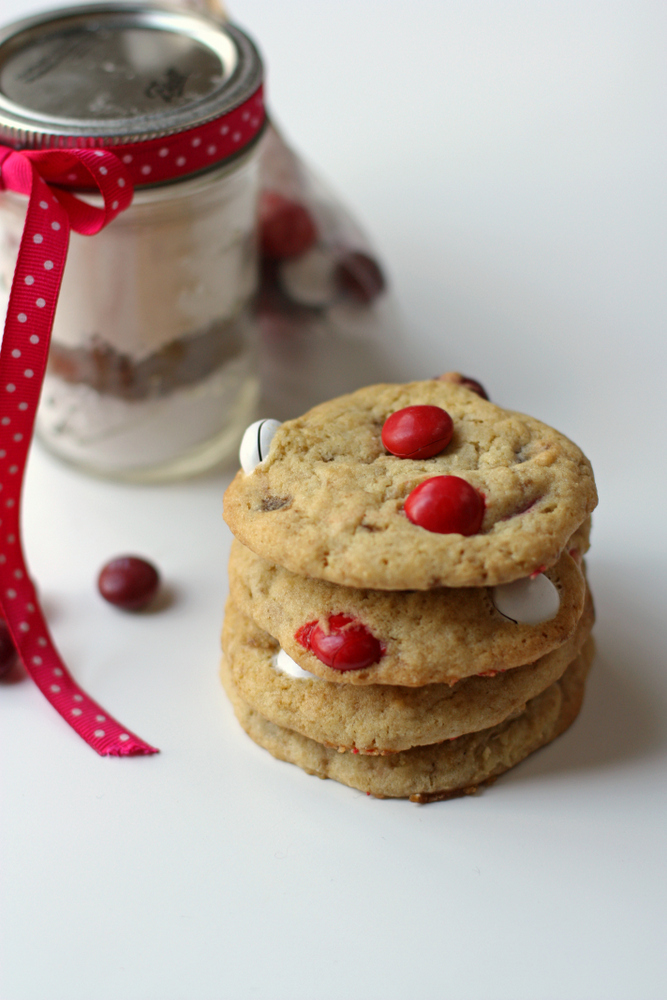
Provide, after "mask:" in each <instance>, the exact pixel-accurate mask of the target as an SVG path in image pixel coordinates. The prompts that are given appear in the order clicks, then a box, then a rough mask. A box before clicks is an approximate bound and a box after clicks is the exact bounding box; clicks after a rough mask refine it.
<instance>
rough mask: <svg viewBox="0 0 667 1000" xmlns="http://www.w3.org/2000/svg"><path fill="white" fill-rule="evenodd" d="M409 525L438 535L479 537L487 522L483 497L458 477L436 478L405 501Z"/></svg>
mask: <svg viewBox="0 0 667 1000" xmlns="http://www.w3.org/2000/svg"><path fill="white" fill-rule="evenodd" d="M405 513H406V515H407V517H408V520H409V521H412V523H413V524H416V525H418V526H419V527H420V528H426V530H427V531H433V532H435V533H436V534H439V535H450V534H459V535H476V534H477V532H478V531H479V529H480V528H481V527H482V520H483V518H484V497H483V496H482V494H481V493H479V492H478V491H477V490H476V489H475V487H474V486H471V485H470V483H468V482H466V480H465V479H460V478H459V476H433V478H432V479H427V480H426V481H425V482H423V483H420V484H419V486H416V487H415V489H414V490H413V491H412V493H411V494H410V496H409V497H408V498H407V500H406V501H405Z"/></svg>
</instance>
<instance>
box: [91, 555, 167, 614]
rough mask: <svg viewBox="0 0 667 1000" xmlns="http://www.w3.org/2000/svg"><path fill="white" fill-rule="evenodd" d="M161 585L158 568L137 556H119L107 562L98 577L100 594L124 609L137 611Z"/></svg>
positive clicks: (147, 602)
mask: <svg viewBox="0 0 667 1000" xmlns="http://www.w3.org/2000/svg"><path fill="white" fill-rule="evenodd" d="M159 585H160V577H159V574H158V571H157V570H156V569H155V567H154V566H152V565H151V563H149V562H146V560H145V559H139V557H138V556H119V557H118V558H117V559H112V560H111V562H108V563H107V564H106V566H104V567H103V568H102V570H101V572H100V575H99V577H98V578H97V587H98V589H99V592H100V594H101V595H102V597H103V598H104V599H105V600H106V601H108V602H109V604H115V605H116V607H119V608H124V609H125V610H126V611H140V610H141V608H145V607H147V605H149V604H150V602H151V601H152V600H153V598H154V597H155V594H156V593H157V589H158V587H159Z"/></svg>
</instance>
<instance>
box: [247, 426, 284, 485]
mask: <svg viewBox="0 0 667 1000" xmlns="http://www.w3.org/2000/svg"><path fill="white" fill-rule="evenodd" d="M279 427H280V421H279V420H256V421H255V423H254V424H250V427H246V430H245V433H244V435H243V438H242V439H241V447H240V448H239V461H240V463H241V468H242V469H243V471H244V472H245V474H246V475H248V473H250V472H252V470H253V469H256V468H257V466H258V465H259V463H260V462H263V461H264V459H265V458H266V456H267V455H268V454H269V448H270V447H271V442H272V441H273V435H274V434H275V433H276V431H277V430H278V428H279Z"/></svg>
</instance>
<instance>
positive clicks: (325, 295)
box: [280, 247, 337, 306]
mask: <svg viewBox="0 0 667 1000" xmlns="http://www.w3.org/2000/svg"><path fill="white" fill-rule="evenodd" d="M334 267H335V262H334V259H333V257H332V256H331V254H328V253H326V252H325V251H324V250H318V249H317V247H315V248H314V249H313V250H308V251H307V252H306V253H304V254H302V255H301V256H300V257H295V258H294V259H293V260H286V261H285V262H284V263H283V264H282V265H281V267H280V283H281V285H282V287H283V290H284V291H285V293H286V294H287V295H288V296H289V297H290V299H292V300H293V301H294V302H298V303H299V304H300V305H303V306H326V305H328V304H329V303H330V302H333V301H334V299H335V298H336V295H337V288H336V282H335V280H334Z"/></svg>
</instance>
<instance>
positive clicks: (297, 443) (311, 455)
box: [224, 379, 597, 590]
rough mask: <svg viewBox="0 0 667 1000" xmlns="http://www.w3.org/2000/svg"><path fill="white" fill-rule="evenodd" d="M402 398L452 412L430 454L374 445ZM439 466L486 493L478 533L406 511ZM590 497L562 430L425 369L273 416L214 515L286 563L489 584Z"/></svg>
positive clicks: (310, 571) (556, 551) (554, 553)
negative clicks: (251, 464) (268, 436)
mask: <svg viewBox="0 0 667 1000" xmlns="http://www.w3.org/2000/svg"><path fill="white" fill-rule="evenodd" d="M412 406H434V407H440V408H441V409H442V410H445V411H446V413H448V414H449V416H450V417H451V420H452V422H453V427H452V437H451V440H450V442H449V444H448V445H447V446H446V447H445V448H444V450H442V451H441V452H440V453H439V454H437V455H434V456H433V457H429V458H421V457H418V458H413V457H409V458H399V457H397V456H396V455H393V454H389V453H388V452H387V450H386V448H385V447H384V445H383V442H382V430H383V427H384V425H385V422H386V421H387V419H388V418H389V417H390V416H391V415H392V414H394V413H396V412H397V411H399V410H403V409H405V408H406V407H412ZM447 476H455V477H457V482H459V483H460V481H461V480H465V481H466V483H467V484H469V486H471V487H473V488H474V490H473V491H472V492H474V491H476V492H477V495H478V496H479V495H481V497H482V504H481V508H480V511H481V513H483V517H482V521H481V525H480V526H478V527H475V533H474V534H469V535H465V534H460V533H459V532H458V531H457V532H451V533H439V532H438V531H437V530H431V529H430V528H427V527H422V526H420V524H418V523H413V520H410V519H409V517H408V516H407V515H406V513H405V509H404V508H405V504H406V500H407V499H408V497H409V496H410V494H411V493H412V492H413V491H414V490H415V488H416V487H418V486H420V484H422V483H424V482H425V481H426V480H430V479H432V478H434V477H447ZM464 486H465V484H464ZM465 488H466V489H467V488H468V487H465ZM596 503H597V494H596V491H595V483H594V481H593V473H592V470H591V467H590V463H589V462H588V460H587V459H586V457H585V456H584V455H583V454H582V452H581V451H580V450H579V448H577V447H576V445H574V444H573V443H572V442H571V441H569V440H568V439H567V438H566V437H564V436H563V435H562V434H559V433H558V432H557V431H555V430H553V429H552V428H550V427H548V426H546V425H545V424H542V423H540V422H539V421H538V420H534V419H533V418H532V417H526V416H522V415H521V414H518V413H513V412H511V411H508V410H503V409H501V408H500V407H498V406H495V405H494V404H493V403H490V402H488V401H487V400H484V399H482V398H481V397H480V396H479V395H477V394H476V393H475V392H472V391H470V390H469V389H466V388H464V387H463V386H461V385H455V384H451V383H447V382H441V381H438V380H436V379H433V380H429V381H427V382H413V383H409V384H407V385H375V386H369V387H367V388H365V389H360V390H359V391H357V392H354V393H351V394H349V395H347V396H340V397H339V398H337V399H333V400H331V401H329V402H327V403H322V404H321V405H320V406H316V407H315V408H314V409H312V410H310V411H309V412H308V413H306V414H305V415H304V416H302V417H299V418H298V419H296V420H290V421H287V422H286V423H284V424H282V425H281V426H280V427H278V429H277V430H276V432H275V435H274V437H273V440H272V441H271V446H270V450H269V454H268V456H267V457H266V458H265V459H264V461H262V462H261V463H260V464H259V465H258V466H257V467H256V468H255V469H254V471H252V472H251V473H249V474H246V473H244V472H239V473H238V474H237V476H236V477H235V478H234V480H233V481H232V483H231V485H230V486H229V488H228V489H227V491H226V493H225V501H224V516H225V520H226V521H227V523H228V525H229V526H230V528H231V529H232V531H233V532H234V534H235V535H236V536H237V538H239V539H240V540H241V541H242V542H243V543H244V544H245V545H247V546H248V547H249V548H250V549H252V550H253V551H254V552H256V553H257V554H258V555H260V556H262V557H263V558H265V559H268V560H270V561H272V562H275V563H278V564H279V565H281V566H284V567H286V568H287V569H289V570H291V571H292V572H294V573H298V574H300V575H303V576H313V577H317V578H320V579H323V580H328V581H331V582H332V583H338V584H341V585H343V586H350V587H367V588H372V589H378V590H429V589H431V588H433V587H482V586H495V585H497V584H502V583H509V582H511V581H512V580H517V579H519V578H520V577H525V576H529V575H530V574H531V573H533V572H535V571H537V570H539V569H542V568H544V567H548V566H551V565H553V564H554V563H555V562H556V560H557V559H558V557H559V555H560V553H561V551H562V550H563V548H564V546H565V544H566V543H567V540H568V539H569V537H570V536H571V535H572V534H573V532H574V531H575V530H576V529H577V528H578V527H579V525H580V524H581V523H582V522H583V521H584V519H585V518H586V517H587V516H588V514H590V512H591V511H592V510H593V509H594V507H595V506H596ZM481 513H480V516H481ZM464 530H465V529H464Z"/></svg>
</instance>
